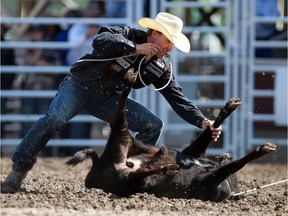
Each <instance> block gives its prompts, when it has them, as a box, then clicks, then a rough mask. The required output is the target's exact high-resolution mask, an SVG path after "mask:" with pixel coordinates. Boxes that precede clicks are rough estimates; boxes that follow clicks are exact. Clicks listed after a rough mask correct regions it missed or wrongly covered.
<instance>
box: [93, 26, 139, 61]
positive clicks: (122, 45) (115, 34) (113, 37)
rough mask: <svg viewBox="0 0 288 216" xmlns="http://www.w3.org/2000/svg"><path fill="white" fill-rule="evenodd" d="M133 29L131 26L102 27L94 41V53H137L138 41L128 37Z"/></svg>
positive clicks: (112, 54) (113, 55)
mask: <svg viewBox="0 0 288 216" xmlns="http://www.w3.org/2000/svg"><path fill="white" fill-rule="evenodd" d="M131 31H132V30H131V28H129V27H111V28H109V27H100V29H99V30H98V33H97V34H96V35H95V37H94V40H93V43H92V46H93V49H94V50H93V53H94V54H97V53H102V54H104V55H105V54H106V55H108V56H109V57H119V56H123V55H129V54H133V53H135V52H136V43H135V42H134V41H133V40H131V39H128V38H129V37H130V34H131Z"/></svg>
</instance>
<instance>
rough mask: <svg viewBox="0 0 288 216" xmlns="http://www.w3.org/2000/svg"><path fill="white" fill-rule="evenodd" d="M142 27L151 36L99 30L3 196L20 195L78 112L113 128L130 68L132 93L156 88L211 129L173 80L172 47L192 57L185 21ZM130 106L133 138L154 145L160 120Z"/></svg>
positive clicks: (148, 22) (17, 155)
mask: <svg viewBox="0 0 288 216" xmlns="http://www.w3.org/2000/svg"><path fill="white" fill-rule="evenodd" d="M138 23H139V25H140V26H142V27H143V28H145V29H147V30H148V31H147V32H145V31H143V30H137V29H134V28H131V27H129V26H116V27H101V28H100V29H99V31H98V32H97V34H96V35H95V37H94V40H93V43H92V47H93V51H92V53H90V54H86V55H85V56H83V57H82V58H81V59H80V60H79V61H77V62H76V63H75V64H73V65H72V66H71V69H70V73H69V75H67V76H66V77H65V78H64V79H63V81H62V83H61V84H60V86H59V89H58V91H57V94H56V95H55V97H54V99H53V101H52V103H51V105H50V107H49V109H48V111H47V113H46V114H45V115H44V116H43V117H42V118H40V119H39V120H38V121H37V122H36V124H35V125H34V126H33V127H32V128H31V129H30V131H29V132H28V133H27V134H26V136H25V137H24V138H23V140H22V141H21V143H20V144H19V145H18V146H17V148H16V150H15V152H14V153H13V155H12V157H11V159H12V162H13V164H12V170H11V172H10V173H9V175H8V176H7V178H6V180H5V182H4V183H3V184H2V185H1V186H2V187H1V191H2V193H5V192H9V193H15V192H17V191H18V190H19V188H20V186H21V184H22V181H23V180H24V178H25V177H26V176H27V173H28V171H29V170H31V169H32V167H33V165H34V164H35V163H36V160H37V154H38V153H39V151H40V150H42V149H43V148H44V147H45V146H46V144H47V142H48V141H49V140H50V139H51V138H53V137H54V136H55V134H56V133H57V132H58V131H59V130H61V129H62V128H64V127H65V125H66V124H67V123H68V121H69V120H70V119H72V118H73V117H74V116H76V115H77V114H79V113H80V112H86V113H89V114H90V115H92V116H94V117H96V118H99V119H101V120H103V121H106V122H111V120H112V118H113V114H114V111H115V109H116V106H117V102H118V100H119V97H120V91H121V81H122V79H123V77H124V75H125V73H126V71H128V70H129V69H130V68H134V69H135V70H138V72H139V74H141V76H139V77H138V78H137V80H136V83H135V85H134V86H133V88H142V87H145V86H146V85H150V84H152V85H154V87H155V88H156V89H158V90H159V92H160V93H161V94H162V95H163V96H164V98H165V99H166V100H167V101H168V102H169V104H170V105H171V107H172V108H173V109H174V110H175V112H176V113H177V114H178V115H179V116H180V117H182V118H183V119H184V120H186V121H187V122H188V123H190V124H193V125H195V126H197V127H199V128H206V127H210V128H213V127H212V124H213V121H211V120H208V119H207V118H206V117H205V116H204V115H203V114H202V112H201V111H200V110H199V108H198V107H196V105H195V104H193V103H192V102H190V101H189V100H188V98H187V97H185V95H184V94H183V92H182V88H181V87H180V85H179V83H178V82H177V81H176V80H175V77H174V75H173V74H172V66H171V60H170V57H169V55H168V54H167V53H168V52H169V51H171V50H172V47H173V45H174V46H175V47H177V48H178V49H179V50H181V51H183V52H186V53H188V52H189V51H190V43H189V40H188V38H187V37H186V36H185V35H184V34H183V33H182V32H181V31H182V26H183V22H182V20H181V19H180V18H178V17H176V16H174V15H172V14H169V13H164V12H161V13H159V14H158V15H157V16H156V18H155V19H151V18H141V19H140V20H139V21H138ZM140 77H141V78H140ZM126 106H127V110H128V111H127V114H126V115H127V120H128V127H129V129H130V130H131V131H134V132H136V136H135V138H136V139H138V140H141V141H142V142H144V143H147V144H151V145H155V144H156V143H157V140H158V138H159V136H160V134H161V129H162V126H163V123H162V121H161V119H159V118H158V117H157V116H156V115H154V114H153V113H152V112H150V111H149V110H148V109H147V108H145V107H144V106H143V105H141V104H140V103H138V102H137V101H135V100H133V99H131V98H128V100H127V104H126ZM220 133H221V127H219V128H213V135H212V138H213V139H214V141H216V140H217V139H218V137H219V135H220Z"/></svg>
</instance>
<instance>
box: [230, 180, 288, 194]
mask: <svg viewBox="0 0 288 216" xmlns="http://www.w3.org/2000/svg"><path fill="white" fill-rule="evenodd" d="M287 181H288V179H284V180H281V181H278V182H273V183H270V184H267V185H263V186H258V187H257V188H253V189H251V190H246V191H243V192H240V193H235V194H232V196H234V197H235V196H240V195H242V194H245V193H250V192H253V191H256V190H258V189H263V188H266V187H270V186H273V185H276V184H280V183H284V182H287Z"/></svg>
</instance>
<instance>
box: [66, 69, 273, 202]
mask: <svg viewBox="0 0 288 216" xmlns="http://www.w3.org/2000/svg"><path fill="white" fill-rule="evenodd" d="M136 76H137V74H136V73H134V71H133V70H129V71H128V72H127V74H126V76H125V78H124V82H123V85H122V96H121V98H120V101H119V104H118V107H117V110H116V112H115V117H114V121H113V122H112V123H111V134H110V137H109V139H108V142H107V145H106V148H105V150H104V152H103V154H102V155H101V157H99V158H98V155H97V154H96V152H95V151H94V150H92V149H86V150H84V151H80V152H77V153H76V154H75V155H74V156H73V158H72V159H71V160H69V161H68V162H67V164H68V165H73V166H75V165H77V164H78V163H79V162H81V161H83V160H84V159H85V158H87V157H91V158H92V161H93V166H92V168H91V170H90V171H89V173H88V175H87V177H86V179H85V186H86V187H88V188H91V187H93V188H99V189H103V190H104V191H106V192H111V193H114V194H116V195H119V196H129V195H131V194H133V193H138V192H147V193H151V194H155V195H156V196H158V197H163V196H166V197H170V198H197V199H202V200H211V201H215V202H217V201H222V200H224V199H227V198H229V197H230V196H231V195H232V193H233V192H235V193H237V192H239V188H238V181H237V178H236V172H237V171H238V170H240V169H241V168H242V167H244V166H245V164H247V163H248V162H250V161H251V160H254V159H257V158H259V157H261V156H263V155H265V154H268V153H270V152H272V151H275V150H276V146H275V145H274V144H269V143H268V144H265V145H262V146H261V147H259V148H257V149H255V150H254V151H252V152H251V153H250V154H248V155H246V156H245V157H243V158H241V159H239V160H236V161H232V157H231V155H230V154H227V153H226V154H223V155H221V156H219V157H218V160H211V159H208V158H207V157H206V156H205V153H206V149H207V148H208V146H209V144H210V142H211V141H212V136H211V133H212V131H211V130H210V129H209V128H207V129H206V130H204V131H203V133H202V134H200V136H199V137H197V139H196V140H195V141H193V142H192V143H191V144H190V146H188V147H187V148H185V149H184V150H183V151H181V152H177V151H172V150H170V151H168V150H167V149H166V148H165V147H161V148H156V147H153V146H149V145H145V144H143V143H141V142H139V141H137V140H135V139H134V137H133V136H132V135H131V134H130V133H129V130H128V127H127V121H126V116H125V114H126V108H125V103H126V99H127V97H128V95H129V93H130V91H131V87H132V85H133V83H134V81H135V79H136ZM239 105H240V100H239V99H238V98H231V99H230V100H229V101H228V102H227V103H226V105H225V106H224V107H223V108H222V109H221V111H220V113H219V115H218V117H217V118H216V120H215V122H214V126H215V127H218V126H219V125H220V124H221V123H222V122H223V121H224V120H225V119H226V118H227V117H228V116H229V115H230V114H231V113H232V112H233V111H234V110H235V109H236V108H237V107H238V106H239Z"/></svg>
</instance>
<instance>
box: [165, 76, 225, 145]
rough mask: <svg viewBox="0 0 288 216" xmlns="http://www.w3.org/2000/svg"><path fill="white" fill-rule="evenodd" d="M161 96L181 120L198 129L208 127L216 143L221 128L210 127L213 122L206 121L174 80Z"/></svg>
mask: <svg viewBox="0 0 288 216" xmlns="http://www.w3.org/2000/svg"><path fill="white" fill-rule="evenodd" d="M161 94H162V95H163V96H164V97H165V99H166V100H167V102H168V103H169V104H170V106H171V107H172V108H173V110H174V111H175V112H176V113H177V114H178V115H179V116H180V117H181V118H182V119H184V120H185V121H187V122H188V123H190V124H193V125H195V126H197V127H198V128H206V127H210V128H211V130H212V131H213V132H212V138H213V140H214V141H217V139H218V138H219V136H220V134H221V131H222V127H221V126H220V127H218V128H213V127H212V125H213V121H211V120H209V119H207V118H206V117H205V116H204V115H203V113H202V112H201V111H200V109H199V108H198V107H197V106H196V105H195V104H194V103H193V102H192V101H190V100H189V99H188V98H187V97H186V96H185V95H184V94H183V92H182V88H181V86H180V85H179V84H178V82H177V81H176V80H174V79H172V81H171V83H170V84H169V85H168V86H167V88H165V89H163V90H161Z"/></svg>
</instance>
